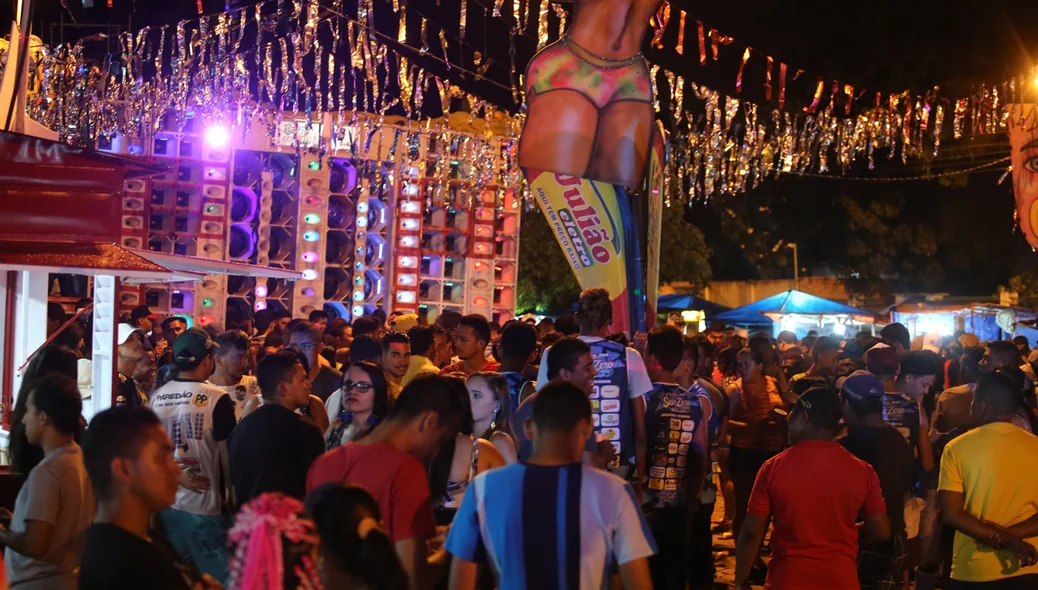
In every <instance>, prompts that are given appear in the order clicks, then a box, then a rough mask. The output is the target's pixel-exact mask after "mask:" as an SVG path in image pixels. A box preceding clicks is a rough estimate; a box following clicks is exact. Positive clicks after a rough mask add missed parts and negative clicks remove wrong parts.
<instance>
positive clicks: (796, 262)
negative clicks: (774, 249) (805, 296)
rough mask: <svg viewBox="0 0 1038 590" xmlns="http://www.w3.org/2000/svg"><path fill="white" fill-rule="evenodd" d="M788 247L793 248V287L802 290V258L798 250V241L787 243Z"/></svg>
mask: <svg viewBox="0 0 1038 590" xmlns="http://www.w3.org/2000/svg"><path fill="white" fill-rule="evenodd" d="M786 247H787V248H792V249H793V288H794V289H796V290H797V291H799V290H800V259H799V256H798V254H799V252H798V251H797V244H796V242H790V243H788V244H786Z"/></svg>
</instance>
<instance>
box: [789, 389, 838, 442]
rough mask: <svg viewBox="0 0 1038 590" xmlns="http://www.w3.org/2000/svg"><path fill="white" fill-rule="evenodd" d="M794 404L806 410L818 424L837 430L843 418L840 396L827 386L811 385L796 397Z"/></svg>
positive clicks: (813, 421)
mask: <svg viewBox="0 0 1038 590" xmlns="http://www.w3.org/2000/svg"><path fill="white" fill-rule="evenodd" d="M796 405H797V406H799V407H801V408H803V410H804V411H805V412H807V415H808V418H809V419H810V420H811V422H812V423H814V424H815V425H818V426H824V427H825V428H828V429H830V430H834V431H835V430H837V429H838V428H839V425H840V419H841V418H843V410H842V408H841V403H840V397H839V396H838V395H836V392H834V391H833V390H832V389H829V388H828V387H817V386H816V387H812V388H811V389H808V390H807V391H805V392H804V395H801V396H800V397H799V398H797V401H796Z"/></svg>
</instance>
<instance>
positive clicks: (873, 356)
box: [865, 343, 899, 375]
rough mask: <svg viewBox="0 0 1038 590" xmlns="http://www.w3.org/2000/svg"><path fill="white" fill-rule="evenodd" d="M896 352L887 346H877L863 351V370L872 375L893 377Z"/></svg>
mask: <svg viewBox="0 0 1038 590" xmlns="http://www.w3.org/2000/svg"><path fill="white" fill-rule="evenodd" d="M898 365H899V363H898V358H897V350H896V349H895V348H894V347H893V346H890V345H889V344H883V343H880V344H877V345H875V346H873V347H872V348H870V349H868V350H867V351H865V368H866V369H868V370H869V372H870V373H872V374H873V375H894V374H896V373H897V368H898Z"/></svg>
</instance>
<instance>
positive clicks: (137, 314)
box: [130, 305, 159, 321]
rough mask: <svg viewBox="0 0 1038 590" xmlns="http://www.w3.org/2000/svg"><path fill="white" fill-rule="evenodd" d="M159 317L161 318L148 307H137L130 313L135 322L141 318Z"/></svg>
mask: <svg viewBox="0 0 1038 590" xmlns="http://www.w3.org/2000/svg"><path fill="white" fill-rule="evenodd" d="M157 317H159V316H158V314H156V313H155V312H153V311H151V308H149V307H148V306H147V305H141V306H139V307H135V308H133V311H131V312H130V319H131V320H134V321H137V320H139V319H141V318H149V319H155V318H157Z"/></svg>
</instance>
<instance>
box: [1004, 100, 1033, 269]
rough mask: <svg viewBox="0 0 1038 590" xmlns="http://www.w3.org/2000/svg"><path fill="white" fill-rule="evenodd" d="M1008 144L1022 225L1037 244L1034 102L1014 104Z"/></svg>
mask: <svg viewBox="0 0 1038 590" xmlns="http://www.w3.org/2000/svg"><path fill="white" fill-rule="evenodd" d="M1010 109H1011V110H1010V117H1009V145H1010V148H1011V150H1012V152H1011V157H1012V162H1013V193H1014V194H1015V196H1016V213H1017V219H1018V221H1019V223H1020V229H1022V230H1023V232H1024V237H1026V238H1027V243H1028V244H1030V245H1031V247H1032V248H1038V114H1036V113H1035V109H1034V106H1033V105H1012V106H1011V107H1010Z"/></svg>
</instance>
